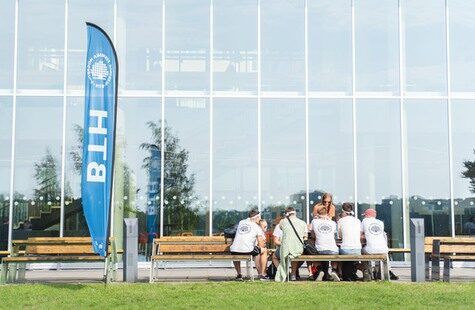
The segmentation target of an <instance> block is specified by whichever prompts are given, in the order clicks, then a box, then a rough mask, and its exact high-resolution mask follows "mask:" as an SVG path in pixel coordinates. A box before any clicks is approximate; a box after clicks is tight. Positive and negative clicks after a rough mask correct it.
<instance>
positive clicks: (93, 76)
mask: <svg viewBox="0 0 475 310" xmlns="http://www.w3.org/2000/svg"><path fill="white" fill-rule="evenodd" d="M87 78H88V80H89V81H90V82H91V84H92V85H93V86H94V87H96V88H104V87H106V86H107V85H109V84H110V82H111V80H112V64H111V60H110V59H109V57H107V55H105V54H103V53H97V54H94V56H92V57H91V58H89V59H88V61H87Z"/></svg>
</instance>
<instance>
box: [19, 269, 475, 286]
mask: <svg viewBox="0 0 475 310" xmlns="http://www.w3.org/2000/svg"><path fill="white" fill-rule="evenodd" d="M243 271H244V269H243ZM393 271H394V273H395V274H397V275H398V276H399V280H398V282H410V281H411V274H410V272H411V271H410V268H393ZM300 272H301V276H302V279H306V278H307V275H308V273H307V271H306V268H301V269H300ZM102 274H103V270H102V269H63V270H28V271H27V272H26V277H25V281H26V282H39V283H56V282H57V283H79V282H80V283H86V282H87V283H94V282H98V283H100V282H101V281H102ZM451 275H452V277H451V281H452V282H469V281H475V268H455V269H452V272H451ZM158 276H159V280H158V281H159V282H206V281H232V280H233V279H234V277H235V276H236V274H235V271H234V269H233V268H225V267H220V268H209V267H208V268H180V269H175V268H174V269H160V270H159V271H158ZM148 279H149V269H145V268H141V269H139V279H138V280H139V282H148ZM118 280H119V282H121V281H122V271H121V270H119V272H118Z"/></svg>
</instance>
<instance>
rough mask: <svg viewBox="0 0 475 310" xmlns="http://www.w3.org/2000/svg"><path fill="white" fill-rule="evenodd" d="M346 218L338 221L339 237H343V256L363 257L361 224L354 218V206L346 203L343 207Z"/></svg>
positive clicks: (341, 248)
mask: <svg viewBox="0 0 475 310" xmlns="http://www.w3.org/2000/svg"><path fill="white" fill-rule="evenodd" d="M342 209H343V213H345V215H346V216H344V217H342V218H341V219H340V220H339V221H338V235H339V236H340V237H341V246H340V254H341V255H361V240H360V237H361V234H360V231H361V222H360V220H359V219H357V218H356V217H354V216H353V215H354V212H353V205H352V204H351V203H349V202H345V203H343V205H342Z"/></svg>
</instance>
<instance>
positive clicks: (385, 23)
mask: <svg viewBox="0 0 475 310" xmlns="http://www.w3.org/2000/svg"><path fill="white" fill-rule="evenodd" d="M355 5H356V7H355V14H356V17H355V20H356V29H355V36H356V37H355V45H356V47H355V48H356V91H359V92H387V93H390V94H393V95H397V94H399V36H398V1H396V0H383V1H381V0H361V1H356V2H355Z"/></svg>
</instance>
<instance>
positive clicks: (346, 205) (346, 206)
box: [341, 202, 353, 213]
mask: <svg viewBox="0 0 475 310" xmlns="http://www.w3.org/2000/svg"><path fill="white" fill-rule="evenodd" d="M341 208H342V209H343V211H345V212H346V213H352V212H353V204H352V203H351V202H344V203H343V204H342V205H341Z"/></svg>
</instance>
